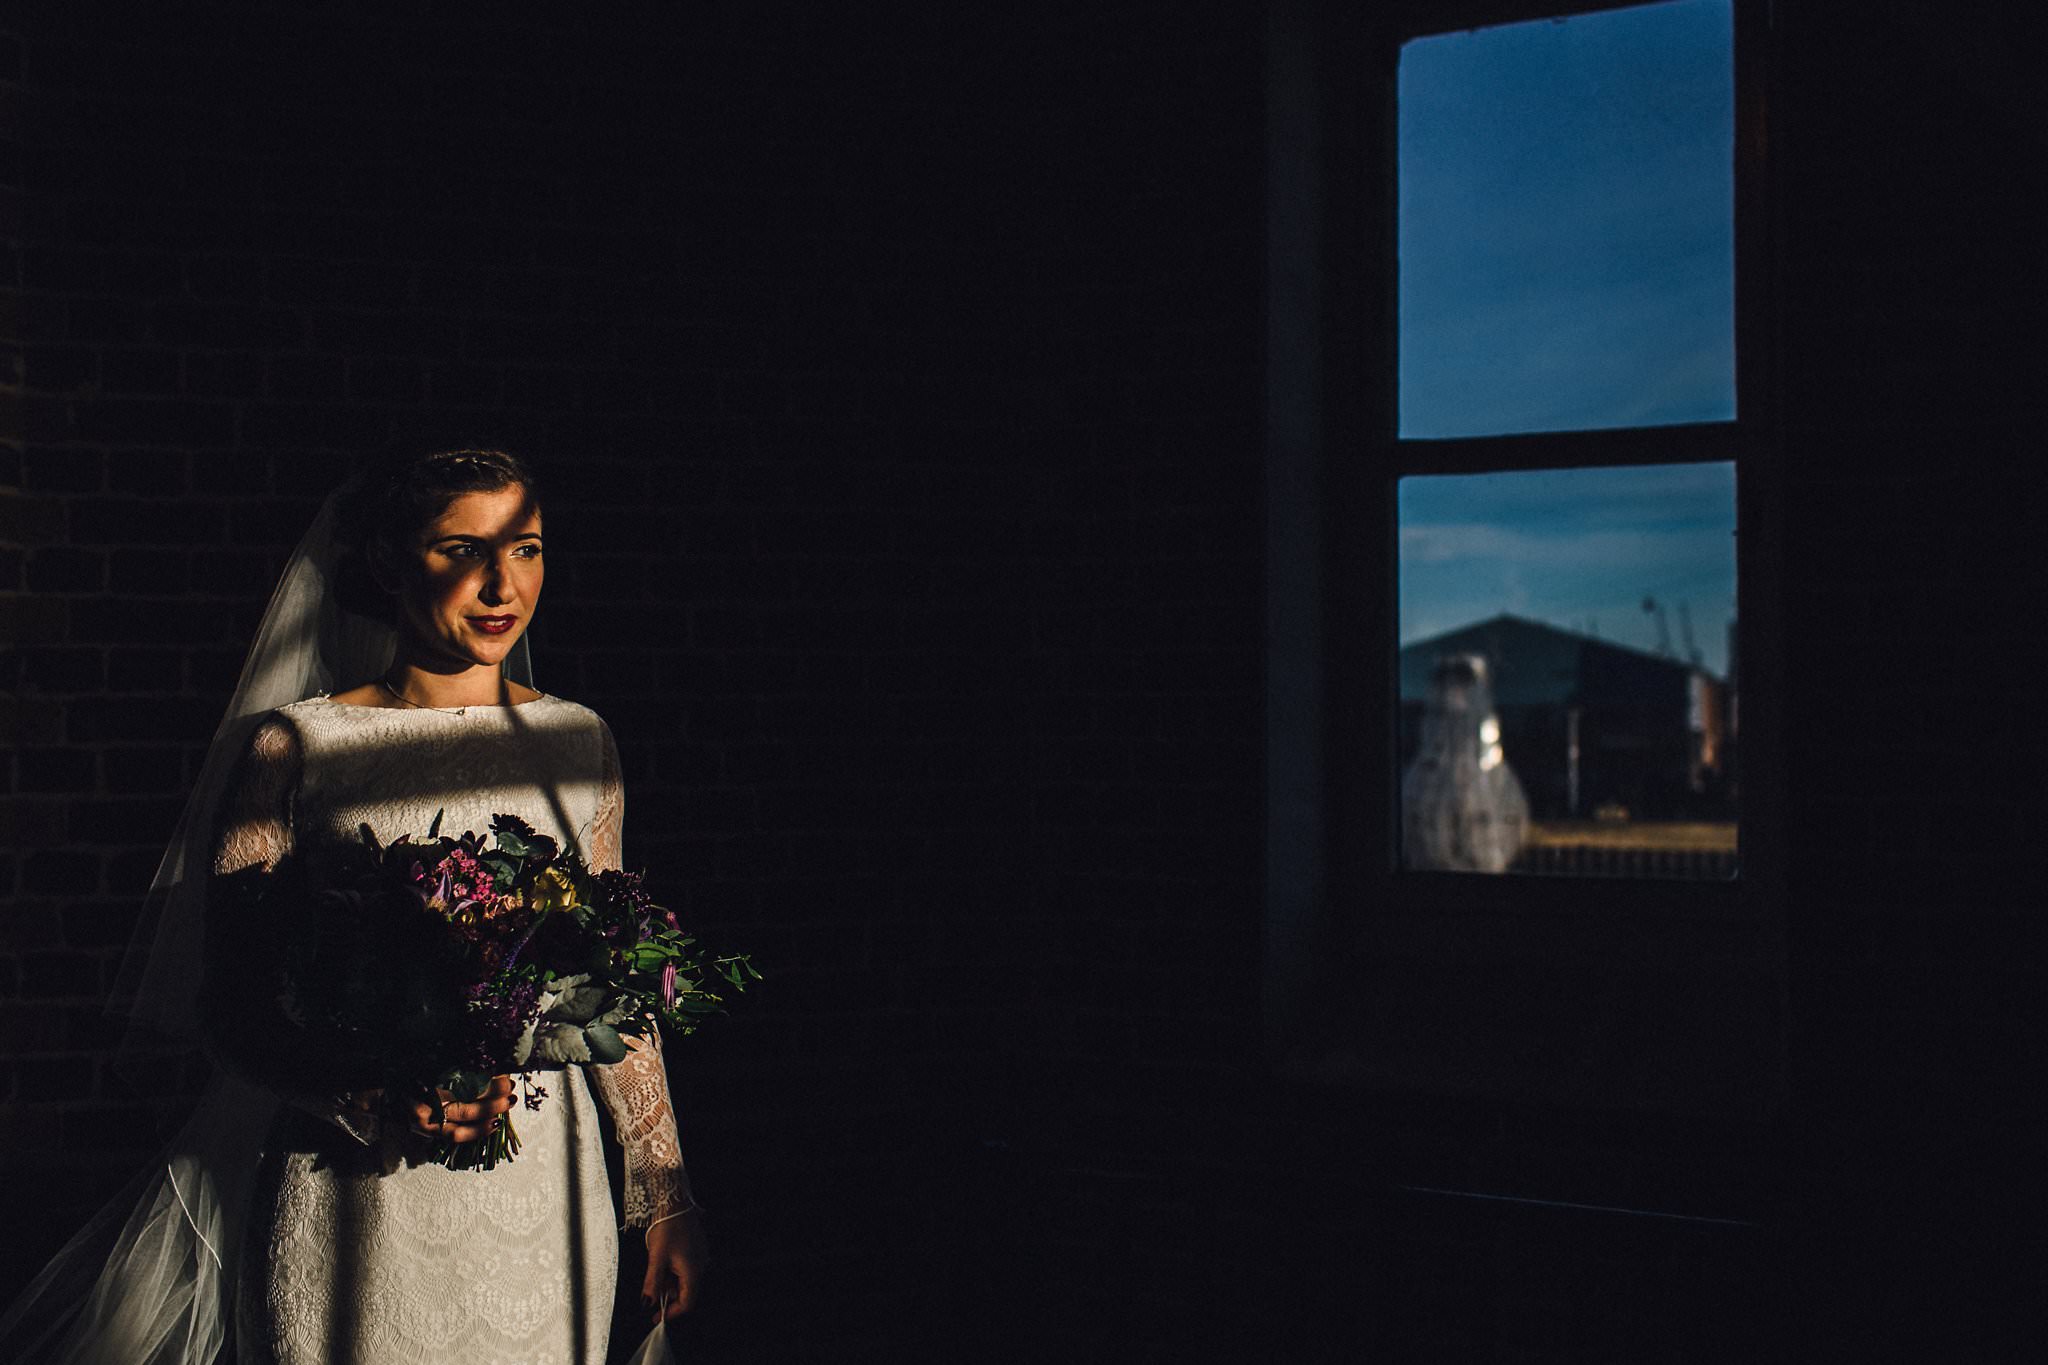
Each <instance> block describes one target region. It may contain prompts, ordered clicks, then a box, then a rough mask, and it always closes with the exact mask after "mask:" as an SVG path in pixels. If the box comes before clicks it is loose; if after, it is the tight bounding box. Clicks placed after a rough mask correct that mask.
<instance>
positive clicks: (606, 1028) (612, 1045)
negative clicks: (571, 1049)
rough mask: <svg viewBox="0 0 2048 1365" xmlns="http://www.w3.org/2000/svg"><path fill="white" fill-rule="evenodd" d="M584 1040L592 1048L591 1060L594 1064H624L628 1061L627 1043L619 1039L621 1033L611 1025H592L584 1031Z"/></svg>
mask: <svg viewBox="0 0 2048 1365" xmlns="http://www.w3.org/2000/svg"><path fill="white" fill-rule="evenodd" d="M583 1040H584V1042H585V1044H586V1045H587V1046H588V1047H589V1048H590V1059H591V1060H592V1061H594V1062H623V1061H624V1060H626V1043H625V1040H624V1039H622V1038H620V1037H619V1031H618V1030H617V1029H615V1028H613V1027H612V1026H611V1025H609V1024H592V1025H590V1026H589V1027H588V1028H586V1029H584V1030H583Z"/></svg>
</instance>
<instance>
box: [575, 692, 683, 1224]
mask: <svg viewBox="0 0 2048 1365" xmlns="http://www.w3.org/2000/svg"><path fill="white" fill-rule="evenodd" d="M602 748H603V769H602V776H601V786H600V791H599V795H598V804H597V814H596V816H595V817H594V818H593V819H592V821H591V827H590V840H589V844H588V850H589V851H588V857H589V859H590V866H591V868H592V869H593V870H595V871H603V870H605V869H607V868H618V867H621V866H623V864H622V862H621V860H620V859H621V853H620V845H621V830H622V828H623V826H624V823H625V784H624V782H623V781H622V780H621V778H620V775H619V751H618V747H617V745H616V744H615V743H614V742H613V740H612V732H611V729H610V727H608V726H606V727H603V745H602ZM626 1045H627V1046H628V1047H629V1048H631V1049H632V1051H631V1052H630V1053H629V1054H628V1055H627V1057H626V1059H625V1060H624V1061H621V1062H614V1063H612V1064H611V1065H609V1066H604V1065H594V1066H592V1067H591V1068H590V1076H591V1079H592V1081H593V1082H595V1084H596V1087H597V1093H598V1096H599V1097H600V1098H601V1099H602V1100H603V1101H604V1105H605V1108H606V1110H608V1111H609V1112H610V1114H611V1117H612V1126H613V1128H615V1129H616V1130H617V1132H618V1135H619V1145H620V1146H621V1147H623V1148H624V1149H625V1153H626V1180H625V1202H626V1210H625V1213H626V1218H625V1223H624V1226H626V1227H629V1228H647V1227H652V1226H653V1225H654V1224H656V1223H659V1222H663V1221H664V1220H666V1219H670V1218H675V1217H677V1216H679V1215H681V1214H685V1213H688V1212H689V1211H690V1210H691V1209H694V1208H701V1207H703V1206H702V1205H700V1204H698V1203H697V1201H696V1199H695V1198H693V1197H692V1195H691V1193H690V1176H689V1172H688V1171H686V1170H685V1169H684V1168H683V1148H682V1141H681V1139H680V1138H679V1137H678V1136H677V1132H676V1114H675V1106H674V1104H673V1103H672V1102H671V1100H670V1098H669V1091H668V1072H667V1068H666V1067H665V1065H664V1064H663V1060H662V1050H661V1036H660V1035H659V1034H650V1035H649V1036H648V1037H647V1039H646V1040H644V1041H643V1040H641V1039H639V1038H629V1039H627V1040H626Z"/></svg>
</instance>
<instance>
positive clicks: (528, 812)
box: [214, 695, 691, 1365]
mask: <svg viewBox="0 0 2048 1365" xmlns="http://www.w3.org/2000/svg"><path fill="white" fill-rule="evenodd" d="M622 807H623V799H622V795H621V786H620V780H619V765H618V754H617V750H616V748H615V747H614V745H613V742H612V736H611V731H610V729H609V728H608V727H606V725H605V724H604V722H603V721H602V720H601V719H599V718H598V716H597V714H596V713H595V712H593V711H591V710H590V709H589V708H587V707H584V706H580V705H578V704H577V703H575V702H571V701H566V700H564V699H562V698H559V697H552V696H546V695H543V696H541V697H539V698H537V699H535V700H533V701H529V702H525V703H522V704H520V705H517V706H499V707H489V706H485V707H475V706H473V707H469V708H467V709H466V710H465V711H462V712H459V713H458V712H455V711H444V710H429V709H413V708H400V707H391V708H383V707H367V706H352V705H348V704H346V703H342V702H337V701H334V700H332V699H331V698H328V697H326V696H320V697H314V698H310V699H308V700H305V701H301V702H295V703H293V704H292V705H289V706H285V707H282V708H280V709H279V710H277V711H276V712H273V713H271V715H270V716H269V717H268V718H267V719H266V720H265V722H264V723H263V724H262V725H261V726H260V727H259V728H258V729H257V731H256V733H255V736H254V738H253V740H252V743H251V746H250V749H249V751H248V753H247V754H246V755H245V757H244V759H243V763H242V767H241V770H240V771H239V773H238V776H237V780H236V782H235V784H234V786H233V788H232V790H231V792H230V794H229V796H228V797H227V799H226V801H225V803H224V807H223V811H222V815H221V819H220V825H219V834H218V837H217V839H216V841H215V859H214V867H215V870H216V871H217V872H223V873H225V872H233V871H237V870H239V869H242V868H246V867H249V866H252V865H256V864H262V865H265V866H272V867H274V866H276V865H277V864H278V862H279V860H281V859H284V858H286V857H287V856H289V855H297V856H299V857H300V858H301V859H303V860H304V862H305V864H306V866H307V867H308V869H309V870H310V871H311V873H312V875H313V876H314V877H315V878H318V877H319V876H320V875H321V868H322V863H323V856H324V855H331V851H332V850H333V849H334V847H335V846H336V845H337V844H341V843H349V844H353V843H356V842H358V841H359V839H360V835H359V833H358V829H359V827H360V826H361V825H363V824H365V823H367V824H368V825H369V826H370V827H371V829H372V830H373V831H375V832H376V834H377V835H378V837H379V838H380V839H381V840H389V839H391V838H395V837H397V836H398V835H400V834H404V833H407V832H411V833H413V834H415V835H418V836H424V835H425V833H426V831H427V828H428V826H429V825H430V824H432V822H433V819H434V815H435V812H436V811H440V812H442V815H441V832H442V833H444V834H450V833H453V834H460V833H461V832H463V831H464V830H475V831H476V832H477V833H479V834H483V833H485V832H486V831H488V829H489V827H490V818H491V816H492V815H493V814H495V813H500V812H504V813H509V814H514V815H518V816H519V817H521V818H522V819H524V820H526V821H527V823H529V824H530V825H532V826H533V827H534V828H535V829H536V830H538V831H540V832H541V833H544V834H549V835H552V836H554V837H555V838H556V839H558V840H561V841H562V843H563V846H564V847H576V848H580V849H581V850H582V851H583V853H584V856H585V857H586V858H587V859H588V860H589V862H590V864H591V866H592V867H593V868H604V867H617V866H619V857H620V830H621V823H622ZM588 1074H589V1078H590V1081H591V1082H594V1085H595V1089H596V1091H597V1095H598V1098H599V1099H601V1100H602V1102H603V1103H604V1104H605V1106H606V1107H607V1109H608V1110H609V1111H610V1115H611V1118H612V1120H613V1124H614V1126H615V1128H616V1131H617V1133H618V1135H619V1138H620V1140H621V1142H622V1144H623V1145H624V1148H625V1154H626V1162H625V1169H626V1180H625V1205H626V1207H625V1216H624V1223H625V1225H626V1226H628V1227H645V1226H647V1225H648V1224H649V1223H652V1222H657V1221H660V1220H662V1219H663V1218H666V1217H673V1216H676V1215H677V1214H679V1213H680V1212H681V1211H683V1210H685V1209H687V1208H688V1207H690V1204H691V1201H690V1192H689V1184H688V1178H687V1175H686V1174H685V1172H684V1168H683V1162H682V1156H681V1151H680V1145H679V1143H678V1140H677V1136H676V1123H675V1116H674V1112H673V1110H672V1108H671V1106H670V1102H669V1093H668V1083H667V1080H666V1078H665V1077H664V1075H663V1071H662V1064H661V1054H660V1048H659V1045H658V1042H655V1043H650V1044H649V1045H647V1046H636V1047H635V1050H634V1051H633V1052H632V1053H631V1055H629V1056H628V1057H627V1058H626V1059H625V1060H624V1061H622V1062H619V1063H617V1064H616V1065H612V1066H595V1067H592V1068H590V1069H589V1073H588ZM536 1078H537V1079H538V1080H539V1081H540V1083H541V1084H543V1085H544V1086H545V1087H546V1088H547V1090H548V1092H549V1093H548V1095H547V1098H546V1099H545V1101H544V1102H543V1103H542V1105H541V1107H540V1108H539V1109H538V1110H529V1109H527V1108H526V1107H524V1106H523V1105H521V1106H518V1107H516V1108H515V1109H514V1111H513V1117H514V1119H515V1124H516V1129H517V1132H518V1135H519V1139H520V1142H521V1148H520V1151H519V1154H518V1155H517V1157H515V1158H514V1159H513V1160H512V1161H511V1162H510V1163H509V1164H503V1165H500V1166H498V1167H497V1168H496V1169H494V1170H490V1171H450V1170H447V1169H445V1168H443V1167H441V1166H438V1165H434V1164H431V1163H424V1164H414V1163H412V1162H409V1161H407V1160H406V1159H405V1156H404V1153H405V1152H406V1151H407V1150H408V1149H407V1147H406V1146H405V1144H404V1143H403V1141H402V1140H401V1139H402V1135H401V1134H400V1133H398V1132H396V1131H381V1132H380V1131H378V1129H377V1128H376V1126H375V1125H374V1124H373V1123H366V1122H364V1121H363V1120H361V1119H357V1118H353V1117H352V1116H349V1115H346V1114H343V1113H341V1112H338V1111H337V1110H336V1109H335V1108H334V1107H333V1104H332V1102H331V1101H329V1100H324V1099H322V1098H319V1097H314V1096H307V1095H287V1097H286V1098H287V1100H288V1103H287V1104H286V1105H285V1106H284V1107H282V1108H281V1109H280V1111H279V1113H280V1117H279V1119H278V1120H277V1122H276V1123H275V1125H274V1126H273V1127H272V1129H271V1132H270V1140H269V1142H268V1143H267V1144H266V1149H265V1152H264V1157H263V1166H262V1172H261V1175H260V1176H259V1178H258V1182H257V1193H256V1195H255V1197H254V1199H253V1201H252V1209H251V1212H250V1220H251V1221H250V1224H249V1231H248V1236H247V1238H246V1240H245V1242H244V1246H245V1247H246V1251H245V1253H244V1256H243V1264H244V1275H243V1282H242V1292H241V1295H240V1299H241V1310H240V1313H239V1315H238V1322H237V1328H236V1337H237V1346H236V1353H237V1355H238V1356H239V1357H240V1358H241V1359H242V1360H243V1361H265V1362H270V1361H274V1362H276V1365H344V1363H345V1362H361V1365H398V1363H399V1362H426V1361H450V1360H471V1361H479V1362H485V1361H487V1362H492V1365H513V1362H529V1361H530V1362H534V1365H561V1363H562V1362H572V1361H573V1362H589V1363H590V1365H597V1363H598V1362H602V1361H603V1360H604V1359H605V1352H606V1346H607V1338H608V1336H609V1330H610V1323H611V1311H612V1295H613V1288H614V1284H615V1282H616V1279H617V1274H618V1255H619V1248H618V1229H617V1224H616V1223H615V1221H614V1217H613V1208H612V1201H611V1191H610V1188H609V1185H608V1181H607V1178H606V1173H605V1165H604V1154H603V1151H602V1148H601V1146H600V1141H599V1128H598V1115H597V1111H596V1101H595V1100H593V1098H592V1095H591V1086H590V1085H588V1084H586V1082H585V1073H584V1071H583V1069H581V1068H575V1067H571V1068H569V1069H567V1070H553V1071H542V1072H539V1073H537V1077H536ZM387 1128H389V1129H395V1128H396V1125H387Z"/></svg>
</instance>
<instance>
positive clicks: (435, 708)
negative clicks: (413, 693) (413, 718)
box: [377, 678, 469, 716]
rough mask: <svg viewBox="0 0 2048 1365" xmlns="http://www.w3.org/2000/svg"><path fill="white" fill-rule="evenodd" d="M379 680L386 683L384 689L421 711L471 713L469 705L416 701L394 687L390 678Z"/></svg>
mask: <svg viewBox="0 0 2048 1365" xmlns="http://www.w3.org/2000/svg"><path fill="white" fill-rule="evenodd" d="M377 681H378V682H380V683H382V684H383V685H384V690H385V691H386V692H389V693H390V694H391V695H392V696H394V697H396V698H398V699H399V700H400V701H402V702H404V703H405V704H406V705H407V706H411V707H415V708H417V709H419V710H421V711H439V712H440V713H441V714H442V715H445V716H466V715H468V714H469V708H468V707H467V706H427V705H425V704H424V703H421V702H416V701H414V700H413V699H412V698H411V697H408V696H406V695H405V693H403V692H401V691H399V690H398V689H397V688H395V687H393V686H392V685H391V680H390V679H389V678H379V679H377Z"/></svg>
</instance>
